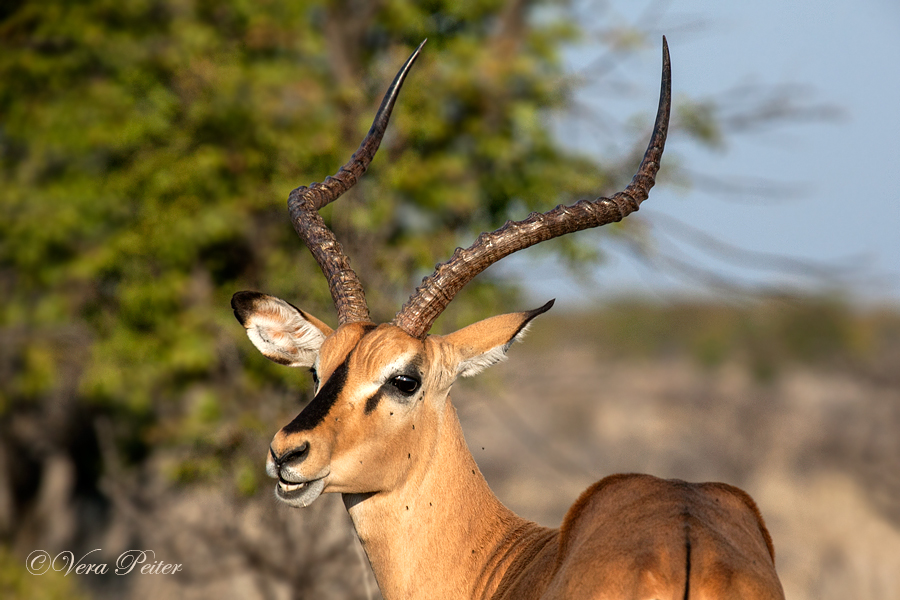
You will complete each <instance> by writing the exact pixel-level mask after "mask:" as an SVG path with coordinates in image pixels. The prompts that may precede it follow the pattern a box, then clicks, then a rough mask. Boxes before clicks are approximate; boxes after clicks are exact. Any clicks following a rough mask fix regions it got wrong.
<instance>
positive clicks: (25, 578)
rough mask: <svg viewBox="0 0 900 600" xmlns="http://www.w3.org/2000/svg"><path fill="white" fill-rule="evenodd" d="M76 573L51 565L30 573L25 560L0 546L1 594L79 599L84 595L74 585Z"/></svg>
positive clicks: (32, 599)
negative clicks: (36, 573) (40, 571)
mask: <svg viewBox="0 0 900 600" xmlns="http://www.w3.org/2000/svg"><path fill="white" fill-rule="evenodd" d="M76 579H77V578H76V577H75V576H72V577H66V575H65V572H62V571H54V570H53V569H50V570H49V571H47V572H46V573H44V574H43V575H33V574H31V573H29V572H28V571H27V570H26V568H25V561H23V560H21V559H20V558H18V557H16V556H14V555H13V554H12V553H11V552H10V551H9V550H7V549H6V548H5V547H3V546H0V596H2V597H3V598H7V599H8V600H80V599H81V598H86V597H87V596H86V595H85V594H83V593H82V592H81V591H80V590H79V589H78V586H77V583H78V582H77V580H76Z"/></svg>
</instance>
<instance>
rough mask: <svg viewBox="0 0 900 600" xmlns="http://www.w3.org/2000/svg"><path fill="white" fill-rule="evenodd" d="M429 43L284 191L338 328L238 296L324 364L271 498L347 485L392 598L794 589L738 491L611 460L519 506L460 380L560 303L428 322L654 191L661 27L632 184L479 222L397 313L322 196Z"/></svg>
mask: <svg viewBox="0 0 900 600" xmlns="http://www.w3.org/2000/svg"><path fill="white" fill-rule="evenodd" d="M420 50H421V46H419V49H417V50H416V52H415V53H413V55H412V56H411V57H410V58H409V60H407V62H406V64H405V65H404V66H403V68H402V69H401V70H400V72H399V73H398V74H397V77H396V78H395V79H394V82H393V84H392V85H391V87H390V89H389V90H388V92H387V94H386V95H385V98H384V100H383V102H382V104H381V108H380V109H379V111H378V114H377V115H376V117H375V121H374V123H373V124H372V128H371V129H370V130H369V133H368V135H367V136H366V138H365V139H364V140H363V142H362V144H361V145H360V147H359V149H358V150H357V152H356V153H355V154H354V155H353V157H352V158H351V159H350V161H349V162H348V163H347V164H346V165H344V166H343V167H342V168H341V169H340V171H338V173H337V174H336V175H335V176H334V177H329V178H327V179H326V180H325V182H324V183H321V184H319V183H315V184H313V185H311V186H310V187H308V188H307V187H300V188H298V189H296V190H294V191H293V192H291V194H290V198H289V200H288V206H289V208H290V214H291V219H292V221H293V224H294V228H295V229H296V230H297V233H298V234H299V235H300V237H301V238H302V239H303V240H304V242H306V245H307V246H308V247H309V249H310V251H312V253H313V255H314V256H315V258H316V260H317V261H318V263H319V265H320V266H321V267H322V270H323V272H324V273H325V276H326V277H327V279H328V283H329V286H330V289H331V295H332V298H333V299H334V304H335V307H336V308H337V312H338V322H339V325H338V328H337V329H334V330H333V329H331V328H330V327H329V326H327V325H325V324H324V323H323V322H322V321H320V320H319V319H317V318H315V317H313V316H312V315H310V314H308V313H306V312H304V311H302V310H300V309H298V308H296V307H294V306H292V305H291V304H288V303H287V302H285V301H284V300H280V299H278V298H274V297H272V296H267V295H264V294H260V293H257V292H239V293H237V294H235V295H234V298H233V300H232V306H233V308H234V312H235V315H236V316H237V318H238V320H239V321H240V322H241V324H242V325H243V326H244V327H245V328H246V329H247V334H248V336H249V337H250V340H251V341H252V342H253V344H254V345H255V346H256V347H257V348H258V349H259V350H260V351H261V352H262V353H263V354H264V355H265V356H267V357H269V358H270V359H272V360H274V361H276V362H278V363H281V364H284V365H287V366H291V367H311V368H312V373H313V377H314V378H315V379H316V395H315V397H314V399H313V400H312V402H310V404H309V405H308V406H306V408H304V409H303V411H302V412H301V413H300V414H299V415H297V417H296V418H295V419H294V420H293V421H291V422H290V423H288V424H287V425H285V426H284V427H283V428H282V429H281V431H279V432H278V433H277V434H276V436H275V438H274V440H273V441H272V444H271V446H270V448H269V455H268V458H267V463H266V472H267V473H268V474H269V476H271V477H272V478H274V479H277V480H278V484H277V486H276V487H275V495H276V496H277V497H278V498H279V499H280V500H282V501H283V502H286V503H287V504H290V505H292V506H307V505H309V504H310V503H311V502H313V501H314V500H315V499H316V498H318V497H319V495H320V494H322V493H323V492H340V493H341V494H343V499H344V504H345V506H346V507H347V510H348V511H349V513H350V517H351V519H352V521H353V525H354V526H355V528H356V532H357V534H358V535H359V538H360V540H361V541H362V544H363V547H364V548H365V551H366V554H367V555H368V557H369V561H370V562H371V564H372V568H373V570H374V572H375V576H376V578H377V580H378V584H379V586H380V587H381V591H382V593H383V595H384V597H385V598H387V599H394V598H398V599H403V600H409V599H414V598H428V599H448V600H450V599H452V600H458V599H461V598H485V599H486V598H509V599H524V598H616V599H620V598H634V599H638V598H640V599H644V598H646V599H650V598H658V599H664V598H666V599H678V600H682V599H685V598H692V599H695V598H708V599H712V598H717V599H724V598H753V599H760V598H783V597H784V596H783V592H782V589H781V584H780V583H779V581H778V577H777V575H776V574H775V567H774V558H773V557H774V554H773V549H772V542H771V539H770V537H769V534H768V532H767V531H766V528H765V525H764V524H763V521H762V517H761V516H760V514H759V511H758V510H757V508H756V505H755V504H754V503H753V500H751V499H750V497H749V496H748V495H747V494H746V493H744V492H742V491H741V490H739V489H737V488H734V487H731V486H728V485H725V484H721V483H702V484H693V483H686V482H683V481H677V480H663V479H657V478H655V477H651V476H649V475H613V476H611V477H607V478H605V479H603V480H602V481H599V482H597V483H595V484H594V485H592V486H591V487H590V488H588V489H587V491H585V492H584V493H583V494H582V495H581V497H580V498H579V499H578V500H577V501H576V502H575V504H574V505H573V506H572V508H571V509H569V512H568V514H567V515H566V517H565V520H564V521H563V524H562V527H560V528H559V529H548V528H545V527H541V526H539V525H536V524H535V523H531V522H529V521H526V520H525V519H522V518H520V517H518V516H516V515H515V514H514V513H513V512H512V511H510V510H509V509H507V508H506V507H505V506H503V504H501V503H500V501H499V500H498V499H497V498H496V497H495V496H494V494H493V493H492V492H491V490H490V489H489V488H488V485H487V483H486V482H485V480H484V478H483V477H482V475H481V472H480V471H479V469H478V465H476V464H475V460H474V459H473V458H472V455H471V453H470V452H469V450H468V448H467V446H466V442H465V440H464V438H463V432H462V430H461V428H460V424H459V420H458V419H457V416H456V411H455V409H454V408H453V405H452V403H451V402H450V398H449V396H448V394H449V392H450V388H451V386H452V385H453V382H454V381H456V378H457V377H460V376H463V377H468V376H471V375H475V374H476V373H478V372H480V371H482V370H483V369H485V368H487V367H489V366H491V365H492V364H494V363H496V362H498V361H500V360H503V359H504V358H505V355H506V351H507V350H508V349H509V347H510V345H511V344H512V343H513V342H514V341H515V340H516V339H517V338H519V337H520V336H521V335H522V333H523V331H524V330H525V328H526V327H527V325H528V324H529V322H530V321H531V320H532V319H533V318H534V317H536V316H538V315H540V314H541V313H543V312H545V311H547V310H548V309H549V308H550V306H551V305H552V304H553V303H552V301H551V302H548V303H547V304H545V305H544V306H542V307H541V308H538V309H535V310H531V311H526V312H520V313H513V314H508V315H501V316H497V317H492V318H490V319H486V320H484V321H481V322H478V323H475V324H474V325H470V326H468V327H465V328H463V329H461V330H459V331H457V332H455V333H451V334H449V335H445V336H438V335H428V330H429V329H430V328H431V325H432V324H433V323H434V321H435V319H436V318H437V317H438V315H439V314H441V311H443V310H444V309H445V308H446V307H447V305H448V304H449V302H450V301H451V300H452V299H453V297H454V295H455V294H456V293H457V292H458V291H459V290H460V289H461V288H462V287H463V286H464V285H465V284H466V282H468V281H469V280H471V279H472V278H473V277H475V275H477V274H478V273H480V272H481V271H483V270H484V269H486V268H487V267H488V266H489V265H491V264H492V263H494V262H496V261H498V260H499V259H501V258H503V257H504V256H507V255H509V254H511V253H513V252H515V251H517V250H521V249H523V248H526V247H528V246H531V245H534V244H536V243H538V242H541V241H543V240H547V239H550V238H552V237H556V236H559V235H564V234H566V233H570V232H573V231H579V230H581V229H586V228H589V227H596V226H599V225H603V224H606V223H609V222H612V221H618V220H620V219H622V218H623V217H625V216H626V215H628V214H629V213H631V212H632V211H635V210H637V209H638V206H639V204H640V203H641V202H642V201H643V200H645V199H646V198H647V196H648V193H649V190H650V188H651V187H652V186H653V184H654V177H655V175H656V172H657V170H658V169H659V160H660V158H661V156H662V152H663V145H664V143H665V139H666V132H667V128H668V120H669V105H670V97H671V89H670V88H671V83H670V69H669V55H668V48H667V46H666V43H665V38H663V75H662V90H661V92H660V101H659V111H658V113H657V117H656V124H655V126H654V130H653V134H652V136H651V139H650V144H649V146H648V148H647V151H646V153H645V154H644V158H643V160H642V162H641V165H640V168H639V170H638V172H637V175H635V176H634V179H632V181H631V183H630V184H629V185H628V187H626V188H625V190H624V191H622V192H620V193H617V194H615V195H614V196H612V197H611V198H598V199H596V200H593V201H584V200H583V201H581V202H578V203H577V204H575V205H573V206H569V207H564V206H558V207H557V208H555V209H553V210H551V211H549V212H547V213H544V214H537V213H534V214H532V215H531V216H529V217H528V218H527V219H525V220H524V221H519V222H508V223H507V224H506V225H504V226H503V227H502V228H500V229H498V230H496V231H494V232H492V233H485V234H482V235H481V236H480V237H479V238H478V241H477V242H476V243H475V244H474V245H472V246H471V247H470V248H468V249H465V250H463V249H457V251H456V252H455V253H454V255H453V257H452V258H451V259H450V260H449V261H448V262H446V263H444V264H442V265H439V266H438V267H437V269H436V270H435V272H434V273H433V274H432V275H431V276H429V277H427V278H426V279H425V280H424V281H423V282H422V285H421V286H420V287H419V288H418V289H417V290H416V292H415V294H413V296H412V297H411V298H410V299H409V301H408V302H407V303H406V304H405V305H404V306H403V307H402V308H401V310H400V312H399V313H397V316H396V317H395V318H394V320H393V321H391V322H390V323H383V324H381V325H376V324H374V323H371V322H370V321H369V311H368V308H367V306H366V301H365V297H364V295H363V290H362V286H361V285H360V282H359V279H358V278H357V276H356V274H355V273H354V272H353V271H352V270H351V269H350V264H349V261H348V260H347V258H346V257H345V256H344V254H343V250H342V248H341V246H340V244H339V243H338V242H337V240H336V239H335V237H334V234H333V233H332V232H331V231H330V230H329V229H328V228H327V227H326V226H325V224H324V222H323V220H322V218H321V217H320V216H319V214H318V212H317V211H318V210H319V209H320V208H322V207H323V206H325V205H326V204H328V203H329V202H332V201H334V200H335V199H336V198H337V197H338V196H340V195H341V194H342V193H343V192H345V191H346V190H348V189H349V188H350V187H351V186H353V185H354V184H355V183H356V181H357V180H358V178H359V177H360V176H361V175H362V174H363V173H364V172H365V170H366V168H367V167H368V165H369V163H370V162H371V160H372V157H373V156H374V155H375V152H376V150H377V149H378V146H379V144H380V142H381V138H382V136H383V135H384V131H385V129H386V127H387V123H388V119H389V118H390V113H391V110H392V108H393V105H394V102H395V100H396V97H397V94H398V93H399V89H400V86H401V85H402V83H403V80H404V78H405V77H406V74H407V73H408V71H409V69H410V68H411V66H412V63H413V62H414V61H415V59H416V57H417V56H418V53H419V51H420Z"/></svg>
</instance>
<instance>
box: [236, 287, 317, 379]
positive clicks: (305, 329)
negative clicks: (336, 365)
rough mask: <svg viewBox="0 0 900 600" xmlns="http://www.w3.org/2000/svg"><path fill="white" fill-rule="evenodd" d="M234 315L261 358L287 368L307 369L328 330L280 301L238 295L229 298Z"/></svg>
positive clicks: (313, 319)
mask: <svg viewBox="0 0 900 600" xmlns="http://www.w3.org/2000/svg"><path fill="white" fill-rule="evenodd" d="M231 308H233V309H234V316H235V317H237V320H238V321H240V323H241V325H243V326H244V328H246V329H247V337H249V338H250V341H251V342H253V345H254V346H256V347H257V348H258V349H259V351H260V352H262V353H263V356H265V357H266V358H268V359H269V360H273V361H275V362H277V363H279V364H282V365H287V366H289V367H311V366H312V365H314V364H315V362H316V357H317V356H318V355H319V348H321V347H322V342H324V341H325V338H326V337H328V336H329V335H331V333H332V329H331V328H330V327H329V326H328V325H326V324H325V323H323V322H322V321H320V320H319V319H317V318H315V317H314V316H312V315H310V314H308V313H305V312H303V311H302V310H300V309H299V308H297V307H296V306H294V305H293V304H290V303H288V302H285V301H284V300H281V299H280V298H276V297H274V296H268V295H266V294H260V293H259V292H238V293H237V294H235V295H234V296H233V297H232V298H231Z"/></svg>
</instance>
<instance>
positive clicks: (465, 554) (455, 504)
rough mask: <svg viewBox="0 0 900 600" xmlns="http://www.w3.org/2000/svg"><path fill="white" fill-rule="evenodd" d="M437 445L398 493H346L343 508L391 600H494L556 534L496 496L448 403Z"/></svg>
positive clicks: (439, 427) (394, 491)
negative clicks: (517, 566) (512, 571)
mask: <svg viewBox="0 0 900 600" xmlns="http://www.w3.org/2000/svg"><path fill="white" fill-rule="evenodd" d="M432 447H433V452H432V453H431V455H430V456H428V457H423V460H421V461H420V464H418V465H417V466H416V468H414V469H413V472H412V474H411V476H410V477H409V478H408V479H407V480H406V481H405V482H404V484H403V485H402V486H401V487H399V488H398V489H395V490H392V491H389V492H381V493H377V494H372V495H357V494H345V495H344V504H345V505H346V506H347V510H348V511H349V513H350V517H351V519H352V520H353V525H354V527H355V528H356V532H357V534H358V535H359V539H360V541H361V542H362V545H363V548H364V549H365V551H366V554H367V556H368V557H369V562H370V563H371V565H372V569H373V571H374V572H375V578H376V579H377V580H378V586H379V587H380V588H381V593H382V595H383V596H384V598H385V600H392V599H395V598H404V599H411V600H412V599H416V598H432V599H443V598H447V599H449V598H453V599H457V598H488V597H490V596H491V594H492V593H493V591H494V590H495V589H496V588H497V586H498V585H499V584H500V580H501V579H502V577H503V574H504V573H505V571H506V570H507V568H508V567H509V565H510V564H511V563H512V562H514V561H515V560H516V558H517V557H519V556H520V555H521V554H522V553H523V552H528V551H529V548H527V547H526V546H528V545H529V544H530V545H533V544H534V540H535V539H536V538H537V539H540V540H544V541H546V540H545V538H549V537H550V536H551V535H552V532H551V531H550V530H547V529H545V528H543V527H539V526H538V525H535V524H534V523H531V522H530V521H526V520H525V519H522V518H521V517H519V516H517V515H516V514H515V513H513V512H512V511H511V510H509V509H508V508H506V507H505V506H504V505H503V504H502V503H501V502H500V500H498V499H497V497H496V496H495V495H494V494H493V492H491V489H490V488H489V487H488V484H487V482H486V481H485V479H484V477H483V476H482V475H481V471H480V470H479V469H478V466H477V465H476V464H475V459H474V458H472V454H471V452H469V449H468V447H467V446H466V442H465V438H464V437H463V432H462V429H461V427H460V424H459V419H458V417H457V416H456V410H455V409H454V408H453V406H452V404H451V403H450V402H449V399H448V401H447V403H446V409H445V410H444V414H443V415H442V419H441V422H440V423H439V424H438V427H437V432H436V439H435V443H434V445H433V446H432ZM523 542H527V543H523Z"/></svg>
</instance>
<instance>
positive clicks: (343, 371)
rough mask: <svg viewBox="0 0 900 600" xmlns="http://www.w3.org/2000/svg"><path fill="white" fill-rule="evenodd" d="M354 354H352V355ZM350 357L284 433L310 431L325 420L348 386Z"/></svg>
mask: <svg viewBox="0 0 900 600" xmlns="http://www.w3.org/2000/svg"><path fill="white" fill-rule="evenodd" d="M352 354H353V353H352V352H351V353H350V355H352ZM350 355H347V358H345V359H344V362H342V363H341V364H340V365H339V366H338V368H337V369H335V370H334V373H332V374H331V377H329V378H328V381H326V382H325V385H323V386H322V389H320V390H319V393H318V394H316V397H315V398H313V400H312V402H310V403H309V404H307V405H306V408H304V409H303V410H302V411H300V414H299V415H297V416H296V418H294V420H293V421H291V422H290V423H288V424H287V425H285V426H284V427H283V428H282V429H281V431H282V433H285V434H291V433H297V432H299V431H309V430H310V429H313V428H315V427H317V426H318V425H319V423H321V422H322V421H324V420H325V417H326V416H327V415H328V411H330V410H331V407H332V406H334V403H335V402H337V399H338V396H340V395H341V392H342V391H343V390H344V386H345V385H346V384H347V371H348V369H349V367H348V363H349V362H350Z"/></svg>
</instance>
